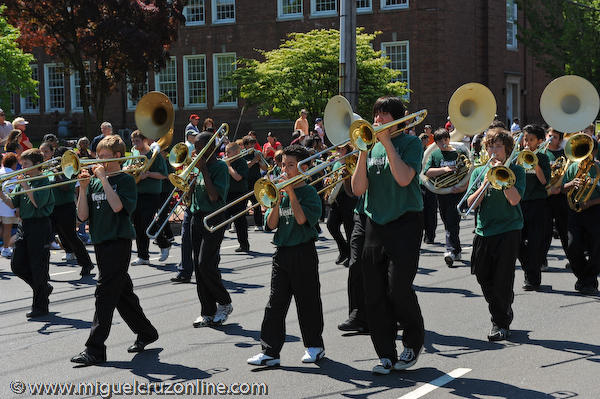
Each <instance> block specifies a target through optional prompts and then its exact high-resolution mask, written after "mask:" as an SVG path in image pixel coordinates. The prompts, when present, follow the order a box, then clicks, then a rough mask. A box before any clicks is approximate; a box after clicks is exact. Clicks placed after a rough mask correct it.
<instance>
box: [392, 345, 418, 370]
mask: <svg viewBox="0 0 600 399" xmlns="http://www.w3.org/2000/svg"><path fill="white" fill-rule="evenodd" d="M420 353H421V351H420V350H419V351H418V352H415V351H414V350H412V349H411V348H404V351H402V353H401V354H400V358H399V359H398V361H397V362H396V364H394V370H406V369H407V368H409V367H412V366H414V365H415V363H416V362H417V360H418V359H419V354H420Z"/></svg>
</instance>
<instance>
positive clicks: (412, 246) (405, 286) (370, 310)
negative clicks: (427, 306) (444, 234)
mask: <svg viewBox="0 0 600 399" xmlns="http://www.w3.org/2000/svg"><path fill="white" fill-rule="evenodd" d="M422 237H423V214H422V213H421V212H408V213H405V214H404V215H402V216H400V217H399V218H398V219H396V220H393V221H391V222H389V223H386V224H384V225H379V224H377V223H375V222H373V221H372V220H371V219H370V218H367V223H366V230H365V244H364V249H363V255H362V260H361V262H362V270H363V279H364V287H365V300H366V309H367V318H368V321H369V330H370V332H371V341H373V345H374V346H375V351H376V352H377V355H378V356H379V358H387V359H390V360H391V361H392V363H394V362H396V360H397V351H396V335H397V326H396V322H397V321H399V322H400V323H401V324H402V325H403V326H404V333H403V335H402V342H403V344H404V347H405V348H411V349H413V350H414V351H419V350H420V349H421V347H422V346H423V341H424V338H425V328H424V324H423V316H422V315H421V308H420V306H419V301H418V300H417V295H416V293H415V290H414V288H413V281H414V279H415V276H416V274H417V268H418V264H419V251H420V248H421V239H422Z"/></svg>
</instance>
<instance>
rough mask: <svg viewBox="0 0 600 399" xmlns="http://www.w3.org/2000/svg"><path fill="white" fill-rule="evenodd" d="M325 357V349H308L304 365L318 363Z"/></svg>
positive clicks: (305, 352) (303, 359) (303, 360)
mask: <svg viewBox="0 0 600 399" xmlns="http://www.w3.org/2000/svg"><path fill="white" fill-rule="evenodd" d="M324 356H325V349H323V348H306V350H305V351H304V356H302V363H316V362H318V361H319V360H321V359H322V358H323V357H324Z"/></svg>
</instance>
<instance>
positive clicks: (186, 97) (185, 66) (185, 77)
mask: <svg viewBox="0 0 600 399" xmlns="http://www.w3.org/2000/svg"><path fill="white" fill-rule="evenodd" d="M191 59H202V61H203V63H204V102H203V103H190V102H189V101H188V100H189V94H190V89H189V83H190V82H189V77H188V62H189V60H191ZM207 76H208V71H207V69H206V55H205V54H196V55H184V56H183V104H184V107H185V108H190V109H206V108H208V77H207ZM199 82H201V80H200V81H199Z"/></svg>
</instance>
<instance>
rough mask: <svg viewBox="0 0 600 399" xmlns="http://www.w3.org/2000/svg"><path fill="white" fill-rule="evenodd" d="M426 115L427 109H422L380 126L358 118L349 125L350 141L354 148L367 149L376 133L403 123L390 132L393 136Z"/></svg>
mask: <svg viewBox="0 0 600 399" xmlns="http://www.w3.org/2000/svg"><path fill="white" fill-rule="evenodd" d="M426 117H427V110H426V109H422V110H420V111H417V112H415V113H412V114H410V115H407V116H405V117H403V118H400V119H396V120H395V121H392V122H388V123H386V124H383V125H381V126H373V125H372V124H371V123H369V122H367V121H366V120H364V119H358V120H355V121H354V122H352V124H351V125H350V142H351V143H352V146H353V147H354V148H358V149H359V150H361V151H368V150H370V149H371V148H372V147H373V146H374V145H375V144H376V143H377V133H379V132H381V131H384V130H386V129H389V128H391V127H393V126H396V125H400V124H404V125H403V126H402V127H401V128H400V129H398V130H395V131H394V132H392V133H391V137H392V138H394V137H396V136H397V135H399V134H400V133H402V132H404V131H405V130H408V129H410V128H411V127H414V126H417V125H418V124H419V123H421V122H423V121H424V120H425V118H426Z"/></svg>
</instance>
